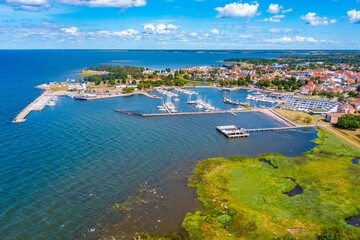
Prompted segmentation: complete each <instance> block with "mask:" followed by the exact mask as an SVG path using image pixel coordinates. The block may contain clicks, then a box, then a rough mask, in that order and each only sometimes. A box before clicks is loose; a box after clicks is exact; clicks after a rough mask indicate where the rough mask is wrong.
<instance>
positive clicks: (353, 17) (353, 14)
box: [347, 9, 360, 23]
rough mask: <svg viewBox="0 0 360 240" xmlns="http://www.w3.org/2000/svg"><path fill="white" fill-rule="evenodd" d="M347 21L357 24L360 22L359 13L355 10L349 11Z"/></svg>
mask: <svg viewBox="0 0 360 240" xmlns="http://www.w3.org/2000/svg"><path fill="white" fill-rule="evenodd" d="M347 15H348V18H349V21H350V22H351V23H359V22H360V11H356V9H353V10H350V11H348V12H347Z"/></svg>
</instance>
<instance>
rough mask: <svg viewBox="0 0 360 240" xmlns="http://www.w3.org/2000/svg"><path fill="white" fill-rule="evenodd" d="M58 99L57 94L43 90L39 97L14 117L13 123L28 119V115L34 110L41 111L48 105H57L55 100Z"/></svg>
mask: <svg viewBox="0 0 360 240" xmlns="http://www.w3.org/2000/svg"><path fill="white" fill-rule="evenodd" d="M56 100H57V95H54V94H52V93H50V92H47V91H45V92H43V93H42V94H41V95H40V96H39V97H38V98H36V99H35V100H34V101H33V102H31V103H30V104H29V105H28V106H27V107H26V108H24V109H23V110H22V111H21V112H20V113H19V114H18V115H17V116H16V117H15V118H14V119H13V121H12V122H13V123H22V122H25V121H26V117H27V116H28V115H29V114H30V113H31V112H32V111H41V110H43V109H44V108H45V107H46V106H49V107H53V106H55V104H56V103H55V101H56Z"/></svg>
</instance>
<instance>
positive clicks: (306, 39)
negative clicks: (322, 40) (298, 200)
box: [265, 36, 319, 43]
mask: <svg viewBox="0 0 360 240" xmlns="http://www.w3.org/2000/svg"><path fill="white" fill-rule="evenodd" d="M265 42H269V43H290V42H310V43H317V42H319V41H318V40H315V39H314V38H312V37H301V36H296V37H294V38H291V37H288V36H284V37H282V38H278V39H265Z"/></svg>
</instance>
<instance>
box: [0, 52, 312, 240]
mask: <svg viewBox="0 0 360 240" xmlns="http://www.w3.org/2000/svg"><path fill="white" fill-rule="evenodd" d="M271 56H274V55H265V54H248V55H246V54H225V53H174V52H172V53H169V52H151V53H143V52H104V51H51V50H47V51H40V50H39V51H25V50H24V51H0V83H1V85H0V86H1V87H0V239H75V238H78V237H79V236H80V235H83V234H84V233H86V234H88V229H90V230H91V232H92V231H93V228H94V229H95V230H94V231H95V233H96V230H97V229H98V228H99V223H100V222H101V223H102V224H105V223H106V224H108V225H112V224H116V223H119V222H120V224H119V226H118V228H119V229H121V230H122V231H128V232H131V231H150V232H153V233H154V234H162V233H165V232H171V231H175V230H176V229H177V228H178V226H179V224H180V223H181V219H182V218H183V217H184V216H185V213H186V212H188V211H192V210H194V209H196V208H197V207H198V205H199V204H198V203H197V202H196V201H195V200H194V198H195V197H196V195H195V193H194V191H193V190H191V189H187V188H186V177H187V176H188V175H189V174H190V173H191V169H192V168H193V166H194V165H195V164H196V162H197V161H198V160H202V159H205V158H209V157H218V156H224V157H229V156H232V155H245V156H255V155H257V154H261V153H267V152H276V153H283V154H285V155H288V156H293V155H297V154H301V153H302V152H305V151H308V150H310V149H311V148H313V147H314V143H312V142H311V140H313V139H314V138H315V137H316V131H315V130H314V129H305V130H294V131H284V132H268V133H257V134H256V133H255V134H252V135H251V137H250V138H248V139H239V140H228V139H226V138H225V137H224V136H222V135H221V134H219V133H218V132H217V131H216V130H215V128H216V126H218V125H227V124H236V125H240V126H244V127H246V128H257V127H275V126H282V124H281V123H279V122H277V121H275V120H273V119H271V118H269V117H267V116H265V115H262V114H260V113H241V114H237V116H236V117H235V116H233V115H231V114H211V115H193V116H177V117H154V118H141V117H136V116H130V115H123V114H120V113H116V112H115V111H114V110H115V109H122V110H130V111H135V112H148V113H149V112H152V111H156V110H154V109H156V106H158V105H159V104H160V101H159V100H157V99H149V98H147V97H145V96H142V95H136V96H131V97H123V98H112V99H104V100H96V101H76V100H73V99H70V98H65V97H64V98H60V99H59V101H58V102H57V105H56V106H55V107H52V108H50V107H46V108H45V109H44V110H43V111H41V112H34V113H31V114H30V115H29V116H28V117H27V121H26V122H25V123H23V124H12V123H11V120H12V119H13V118H14V117H15V116H16V114H17V113H18V112H20V111H21V110H22V109H23V108H24V107H25V106H26V105H27V104H28V103H29V102H31V101H33V100H34V99H35V98H36V97H37V96H38V95H39V94H40V93H41V91H40V90H38V89H34V86H35V85H38V84H41V83H46V82H51V81H63V80H66V79H67V78H69V77H71V78H75V77H76V74H77V73H78V72H79V70H80V69H82V68H83V67H89V66H93V65H99V64H118V65H134V66H144V67H149V68H153V69H164V68H167V67H170V68H180V67H188V66H193V65H216V64H217V61H220V60H223V59H225V58H230V57H271ZM195 91H198V92H199V93H200V94H201V95H202V96H206V97H207V99H211V101H212V104H213V105H215V106H216V107H219V108H222V109H225V108H228V107H229V106H224V104H222V102H221V99H222V93H221V92H219V91H218V90H216V89H196V90H195ZM246 94H247V93H246V92H237V93H232V98H233V99H237V100H239V101H244V98H245V96H246ZM180 99H181V101H180V102H179V103H177V104H179V109H181V110H180V111H182V109H183V108H185V107H186V106H183V105H181V104H184V101H186V100H187V96H185V95H184V96H180ZM144 186H147V187H151V188H153V189H156V191H157V193H160V194H161V196H162V198H161V199H162V200H161V202H159V201H158V202H156V201H155V202H156V203H155V204H150V203H149V204H145V205H146V206H140V207H138V209H137V210H136V211H135V210H134V211H135V212H133V213H132V214H133V216H132V217H133V219H130V220H127V221H124V219H123V218H122V217H123V215H122V214H121V212H120V211H114V210H111V209H112V208H111V206H113V205H114V203H118V204H122V203H124V202H126V201H129V199H131V197H132V196H136V195H137V194H138V193H139V190H141V189H144ZM129 197H130V198H129ZM158 203H159V205H157V204H158ZM155 205H156V206H155ZM154 209H156V210H154ZM135 213H136V214H135ZM139 215H142V216H141V217H139ZM158 219H161V220H162V221H161V223H159V222H157V220H158ZM125 222H126V223H125ZM95 233H90V234H88V235H89V238H91V237H92V236H95V235H91V234H95Z"/></svg>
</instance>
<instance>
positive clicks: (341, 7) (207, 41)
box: [0, 0, 360, 49]
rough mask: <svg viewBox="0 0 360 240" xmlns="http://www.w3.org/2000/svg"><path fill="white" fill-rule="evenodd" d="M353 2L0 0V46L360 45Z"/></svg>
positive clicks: (359, 11)
mask: <svg viewBox="0 0 360 240" xmlns="http://www.w3.org/2000/svg"><path fill="white" fill-rule="evenodd" d="M359 38H360V1H359V0H311V1H310V0H302V1H289V0H277V1H276V0H261V1H239V2H236V1H231V0H0V48H1V49H28V48H30V49H31V48H35V49H39V48H41V49H42V48H45V49H48V48H50V49H71V48H76V49H90V48H95V49H360V41H359Z"/></svg>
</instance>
